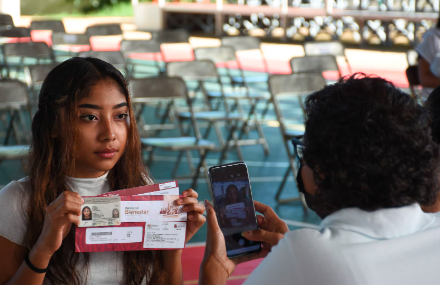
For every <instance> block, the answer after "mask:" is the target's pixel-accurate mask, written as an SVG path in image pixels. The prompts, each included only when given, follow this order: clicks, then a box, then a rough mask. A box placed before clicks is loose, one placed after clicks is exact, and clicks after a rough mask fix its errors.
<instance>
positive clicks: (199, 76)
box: [167, 60, 266, 163]
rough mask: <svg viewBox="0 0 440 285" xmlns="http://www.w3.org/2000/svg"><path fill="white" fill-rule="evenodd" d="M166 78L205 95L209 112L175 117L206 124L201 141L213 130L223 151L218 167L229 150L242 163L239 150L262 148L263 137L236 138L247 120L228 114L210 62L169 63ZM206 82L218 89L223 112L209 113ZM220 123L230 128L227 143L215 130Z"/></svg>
mask: <svg viewBox="0 0 440 285" xmlns="http://www.w3.org/2000/svg"><path fill="white" fill-rule="evenodd" d="M167 75H168V76H170V77H174V76H177V77H181V78H183V79H184V80H185V81H195V82H197V84H198V87H200V89H201V91H202V93H203V95H204V99H205V105H206V106H207V110H208V111H201V112H195V113H194V114H191V112H181V113H179V114H178V118H179V120H188V119H189V118H190V117H191V116H194V117H195V119H196V120H200V121H204V122H207V123H208V128H207V130H206V132H205V134H204V135H203V138H207V137H208V135H209V132H210V130H211V126H214V130H215V132H216V135H217V138H218V140H219V143H220V149H219V150H221V151H222V153H221V156H220V161H219V163H221V162H222V161H223V159H224V158H225V155H226V152H227V150H228V148H229V147H235V148H236V151H237V154H238V157H239V159H240V160H243V155H242V153H241V149H240V147H241V146H245V145H256V144H261V145H264V143H265V142H266V139H265V138H264V137H263V138H261V137H260V138H258V139H241V138H240V139H239V138H238V137H237V135H236V131H237V130H239V129H240V128H239V125H240V124H241V123H245V122H246V121H247V119H246V118H244V117H243V115H242V114H239V113H236V112H231V111H230V108H229V106H228V104H227V102H226V97H225V96H224V93H223V87H222V84H221V82H220V76H219V75H218V73H217V67H216V66H215V64H214V63H213V62H212V61H209V60H196V61H180V62H178V61H176V62H169V63H167ZM207 80H213V81H214V82H216V83H217V84H219V85H220V89H221V94H222V98H221V99H222V102H223V107H224V111H213V110H212V108H211V106H210V102H209V99H208V98H207V94H206V90H205V88H204V82H205V81H207ZM197 89H198V88H197ZM197 89H196V90H197ZM221 121H222V122H226V123H228V125H229V126H230V130H229V134H228V137H227V139H226V140H224V138H223V135H222V132H221V130H220V127H219V126H218V123H219V122H221ZM179 159H180V157H179Z"/></svg>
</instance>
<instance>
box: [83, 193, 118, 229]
mask: <svg viewBox="0 0 440 285" xmlns="http://www.w3.org/2000/svg"><path fill="white" fill-rule="evenodd" d="M83 199H84V204H83V205H81V216H80V223H79V226H78V227H104V226H119V225H120V224H121V218H120V213H121V197H119V196H109V197H84V198H83Z"/></svg>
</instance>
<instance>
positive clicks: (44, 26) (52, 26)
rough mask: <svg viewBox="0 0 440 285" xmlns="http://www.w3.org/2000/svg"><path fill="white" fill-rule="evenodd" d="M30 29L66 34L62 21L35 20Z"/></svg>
mask: <svg viewBox="0 0 440 285" xmlns="http://www.w3.org/2000/svg"><path fill="white" fill-rule="evenodd" d="M30 29H31V31H35V30H37V31H39V30H50V31H53V32H61V33H65V32H66V29H65V28H64V24H63V21H61V20H33V21H32V22H31V26H30Z"/></svg>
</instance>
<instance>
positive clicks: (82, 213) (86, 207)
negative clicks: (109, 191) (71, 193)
mask: <svg viewBox="0 0 440 285" xmlns="http://www.w3.org/2000/svg"><path fill="white" fill-rule="evenodd" d="M85 209H89V212H90V217H89V220H91V219H92V215H93V213H92V210H90V208H89V207H88V206H85V207H84V208H83V209H82V212H81V215H82V219H83V220H84V219H86V217H84V210H85Z"/></svg>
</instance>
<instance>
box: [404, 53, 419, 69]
mask: <svg viewBox="0 0 440 285" xmlns="http://www.w3.org/2000/svg"><path fill="white" fill-rule="evenodd" d="M418 58H419V53H418V52H416V51H415V50H413V49H410V50H409V51H407V52H406V60H407V61H408V65H409V66H412V65H418V64H419V63H418V62H417V60H418Z"/></svg>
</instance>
